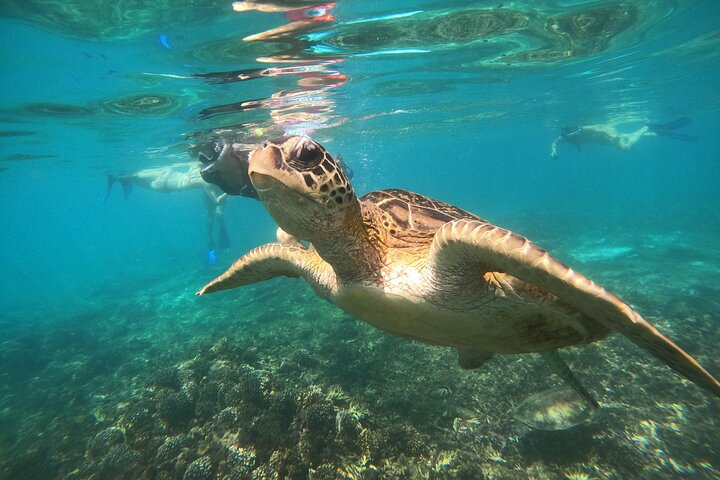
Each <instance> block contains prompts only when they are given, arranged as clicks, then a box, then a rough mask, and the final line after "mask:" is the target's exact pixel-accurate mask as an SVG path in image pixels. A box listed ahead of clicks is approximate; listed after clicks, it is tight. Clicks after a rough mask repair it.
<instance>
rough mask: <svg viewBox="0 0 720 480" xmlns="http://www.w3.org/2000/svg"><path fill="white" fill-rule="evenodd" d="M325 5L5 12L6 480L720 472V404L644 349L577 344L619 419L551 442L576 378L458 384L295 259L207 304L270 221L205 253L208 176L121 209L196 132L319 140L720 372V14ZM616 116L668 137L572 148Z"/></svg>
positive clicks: (244, 208) (515, 371)
mask: <svg viewBox="0 0 720 480" xmlns="http://www.w3.org/2000/svg"><path fill="white" fill-rule="evenodd" d="M278 1H279V0H278ZM279 3H281V4H282V3H284V4H285V5H290V6H294V7H298V8H301V7H303V6H306V7H307V6H312V5H311V4H308V3H307V2H302V1H300V0H296V1H289V2H279ZM315 7H316V8H315V9H314V10H304V11H303V10H296V11H295V13H293V12H290V13H288V12H285V13H283V12H262V11H255V10H253V11H246V12H235V11H233V9H232V6H231V2H227V1H218V0H212V1H211V0H207V1H203V0H193V1H190V0H184V1H173V2H152V5H148V6H139V5H138V2H126V1H115V2H105V1H101V2H91V1H84V0H73V1H64V2H51V1H47V0H26V1H20V0H12V1H6V2H4V4H3V9H2V12H1V13H0V15H1V17H0V58H1V59H2V76H1V77H0V200H1V201H0V219H1V220H2V224H3V228H2V229H0V243H1V244H2V249H0V287H1V288H0V311H2V312H3V314H2V319H0V330H1V331H2V332H3V333H2V340H0V360H2V363H1V364H0V375H1V376H0V378H1V379H2V382H0V384H2V386H1V387H0V398H1V400H0V452H1V453H0V476H5V477H7V478H227V479H230V478H253V479H270V478H367V479H370V478H388V479H389V478H393V479H394V478H398V479H399V478H413V479H414V478H473V479H475V478H578V479H579V478H678V477H680V476H683V477H684V478H717V476H718V475H719V473H718V472H720V445H719V443H718V441H717V439H716V434H715V432H716V431H717V429H718V422H719V419H720V410H719V409H718V406H719V405H720V404H719V403H718V400H717V399H712V398H710V397H709V395H707V394H705V393H704V392H703V391H701V390H700V389H699V388H697V387H695V386H694V385H692V384H689V383H687V382H685V381H683V380H681V379H680V377H678V376H677V375H675V374H674V373H672V372H671V371H670V370H669V369H668V368H667V367H665V366H664V365H662V364H660V363H659V362H657V361H655V360H654V359H651V358H649V356H648V355H646V354H645V353H643V352H641V351H640V350H639V349H638V348H637V347H635V346H633V345H632V344H630V343H629V342H626V341H625V340H623V339H620V338H617V337H612V339H610V340H608V341H606V342H601V343H597V344H593V345H591V346H587V347H583V348H577V349H572V350H571V351H570V352H569V353H568V357H569V360H570V361H571V362H572V366H573V369H574V370H576V372H577V373H578V375H579V376H581V378H583V379H584V381H585V382H586V383H588V384H589V386H590V389H591V390H592V391H594V392H595V394H596V395H597V396H598V397H599V400H600V403H601V405H602V406H603V407H604V408H603V409H601V412H600V414H599V415H598V416H596V417H594V418H593V419H591V420H590V421H589V422H588V423H587V424H584V425H582V426H580V427H575V428H574V429H570V430H566V431H562V432H552V434H550V433H548V432H540V431H528V430H527V429H523V428H521V427H520V426H519V425H518V422H516V421H514V420H513V418H512V417H511V415H510V412H511V411H512V408H513V407H514V406H517V405H518V404H520V403H521V402H522V401H523V400H524V399H525V398H527V397H528V395H529V394H531V393H534V392H538V391H542V390H544V389H546V388H547V387H548V386H550V385H552V384H553V382H554V381H555V380H554V378H553V377H552V376H550V374H549V372H547V371H545V370H543V368H544V367H543V366H542V363H541V362H540V361H539V360H538V359H537V358H535V356H523V357H505V358H502V359H496V360H493V362H491V364H489V365H488V366H487V368H486V369H484V370H483V371H482V372H467V373H466V372H463V371H461V370H459V369H458V367H457V366H456V361H455V358H454V356H453V355H451V354H449V353H448V352H446V351H444V350H438V349H434V348H430V347H425V346H422V345H418V344H414V343H411V342H409V341H405V340H401V339H396V338H393V337H389V336H387V335H385V334H382V333H380V332H377V331H375V330H372V329H371V328H370V327H367V326H365V325H364V324H360V323H358V322H356V321H355V320H353V319H352V318H351V317H348V316H344V315H343V314H342V313H341V312H339V311H338V310H337V309H335V308H333V307H331V306H329V305H326V304H325V303H324V302H322V301H320V300H318V299H317V298H316V297H315V296H314V295H313V294H312V291H311V290H310V289H309V288H307V287H306V286H304V285H302V284H300V282H298V281H292V280H282V281H273V282H272V283H267V284H260V285H258V286H255V287H250V288H248V289H241V290H235V291H233V292H232V293H230V294H228V295H225V296H218V297H217V298H216V297H211V298H210V299H209V300H207V301H198V300H197V299H196V298H195V297H194V295H193V292H194V291H195V290H196V289H197V288H199V287H200V286H202V285H203V284H204V283H205V282H206V281H207V280H209V279H211V278H212V277H213V276H215V275H217V274H218V273H220V272H222V271H223V270H224V269H225V268H226V267H227V266H228V265H230V263H231V262H232V261H233V260H234V259H235V258H237V257H239V256H240V255H242V254H243V253H245V252H246V251H247V250H249V249H251V248H253V247H255V246H257V245H260V244H262V243H265V242H267V241H270V240H271V239H272V238H274V234H275V225H274V224H273V222H272V220H271V219H270V218H269V216H268V215H267V213H266V212H265V210H264V209H263V207H262V205H261V204H260V203H259V202H256V201H254V200H251V199H248V198H231V199H229V200H228V202H227V207H226V212H225V217H226V223H227V226H228V231H229V237H230V241H231V243H230V248H229V249H228V250H223V251H218V252H217V263H216V264H214V265H207V264H206V263H207V251H206V250H207V246H206V239H205V208H204V206H203V204H202V200H201V196H202V194H201V192H199V191H195V192H192V191H190V192H178V193H172V194H167V195H164V194H161V193H158V192H154V191H150V190H144V189H142V188H136V189H135V190H134V191H133V192H132V194H131V195H130V196H129V197H128V198H127V199H126V200H124V199H123V194H122V189H121V188H119V187H118V186H116V187H115V188H114V189H113V190H112V191H111V192H110V195H109V197H108V198H107V199H106V201H103V200H104V199H105V196H106V191H107V176H108V175H111V176H116V175H122V174H127V173H131V172H135V171H138V170H140V169H145V168H148V167H163V166H168V165H175V164H177V163H178V162H189V161H194V160H195V158H191V156H188V148H189V146H190V145H192V144H202V143H203V142H211V141H233V142H236V143H239V144H247V145H248V146H249V145H254V144H256V143H258V142H259V141H261V140H263V139H265V138H270V137H276V136H280V135H287V134H302V135H308V136H311V137H312V138H314V139H316V140H317V141H319V142H321V143H322V144H323V145H325V146H326V147H327V148H328V150H329V151H330V152H331V153H332V154H333V155H339V156H341V157H342V158H343V160H344V162H345V163H346V164H347V165H348V166H349V167H350V168H351V169H352V170H353V172H354V177H353V183H354V185H355V187H356V189H357V191H358V192H359V193H365V192H367V191H370V190H373V189H380V188H389V187H400V188H407V189H411V190H413V191H417V192H420V193H423V194H427V195H429V196H432V197H434V198H441V199H443V200H445V201H448V202H451V203H453V204H455V205H458V206H460V207H462V208H464V209H466V210H469V211H471V212H473V213H476V214H478V215H480V216H481V217H483V218H487V219H489V220H491V221H493V222H494V223H497V224H499V225H503V226H505V227H508V228H512V229H513V230H515V231H517V232H519V233H522V234H523V235H527V236H528V237H530V238H531V239H534V240H536V241H537V242H538V243H540V244H541V245H543V246H544V247H546V248H548V250H550V251H551V252H553V253H554V254H555V255H556V256H557V257H558V258H560V259H561V260H563V261H565V262H567V263H569V264H570V265H572V266H573V267H574V268H577V269H578V270H579V271H582V272H583V273H585V274H587V275H589V276H590V277H591V278H593V279H594V280H596V281H598V282H599V283H600V284H603V285H605V286H606V287H608V288H609V289H610V290H612V291H615V292H616V293H618V294H619V295H620V296H621V297H623V298H624V299H625V300H627V301H628V302H629V303H631V304H632V305H633V306H634V307H636V308H637V309H638V311H640V312H641V313H642V314H643V315H644V316H645V317H647V318H648V319H649V320H650V321H652V322H653V323H654V324H656V325H657V326H658V327H659V328H660V329H661V330H663V331H664V332H666V333H668V334H669V335H670V336H671V337H672V338H674V339H676V340H677V341H678V343H679V344H680V345H681V346H683V347H684V348H685V349H687V350H688V351H689V352H690V353H691V354H692V355H693V356H694V357H695V358H697V359H698V361H700V363H702V364H703V365H704V366H705V367H706V368H707V369H708V370H709V371H711V372H713V373H715V374H716V375H719V374H720V358H718V356H717V354H716V353H715V352H716V348H715V346H716V345H717V343H718V340H719V338H718V333H717V332H718V325H720V318H719V316H718V312H720V287H719V286H718V285H720V264H719V262H720V250H719V249H718V244H719V242H718V241H719V240H720V214H718V213H717V212H718V211H719V208H718V207H720V200H719V199H720V196H719V195H718V185H720V161H719V160H720V141H719V140H718V138H717V131H718V127H719V126H720V88H719V87H720V48H719V47H720V3H717V2H715V1H713V0H701V1H689V0H649V1H642V2H641V1H625V2H613V1H549V0H548V1H540V2H502V3H498V2H482V1H480V2H460V1H454V2H453V1H445V0H436V1H402V0H401V1H393V2H382V1H351V0H341V1H338V2H336V3H335V4H329V5H326V6H323V7H322V8H318V7H319V6H315ZM298 12H300V13H298ZM298 16H300V17H303V16H304V19H303V18H300V17H298ZM308 18H310V19H312V21H309V20H307V19H308ZM306 20H307V21H306ZM679 119H684V120H681V121H680V122H679V123H678V124H677V125H680V124H682V126H681V127H678V128H677V129H676V130H663V129H662V127H659V126H657V125H658V124H664V125H670V124H672V122H675V121H678V120H679ZM596 124H614V125H616V126H617V129H618V130H619V131H620V132H621V133H631V132H633V131H636V130H637V129H638V128H640V127H642V126H644V125H648V124H650V125H655V127H653V128H655V129H656V130H657V131H660V132H661V133H663V134H660V135H658V136H651V137H643V138H641V139H640V140H639V141H638V142H637V144H635V145H634V146H633V147H632V148H630V149H628V150H620V149H617V148H613V147H612V146H609V145H602V144H594V143H589V144H582V145H577V146H574V145H573V144H572V142H561V143H560V144H559V145H558V152H557V153H558V157H559V158H557V159H553V158H551V144H552V142H553V140H554V139H556V137H558V135H560V133H561V131H562V129H563V128H566V127H573V126H583V125H596ZM202 300H206V299H204V298H203V299H202ZM450 353H451V352H450ZM231 367H232V368H231ZM225 369H230V370H228V371H226V370H225ZM158 372H159V373H158ZM228 372H230V373H228ZM540 372H541V373H540ZM233 388H234V389H236V390H243V391H244V392H250V393H247V395H246V396H245V397H243V396H242V395H241V394H239V393H237V392H236V393H230V392H232V391H235V390H233ZM253 388H255V390H253ZM193 389H194V390H193ZM188 392H190V393H188ZM218 392H222V393H221V394H219V393H218ZM252 392H255V393H252ZM183 395H185V396H184V397H183ZM232 395H236V397H237V398H235V397H233V399H231V396H232ZM253 395H255V397H253ZM183 398H184V399H185V400H187V399H188V398H190V399H192V405H190V406H188V405H185V404H181V403H178V402H181V400H182V399H183ZM48 399H49V400H48ZM178 399H180V400H178ZM173 402H175V403H173ZM168 405H170V406H168ZM171 407H172V408H171ZM173 408H174V410H173ZM233 408H234V409H235V410H232V411H230V410H228V409H233ZM168 412H170V413H168ZM223 412H224V413H223ZM233 415H234V416H233ZM230 417H232V418H230ZM313 419H315V420H317V422H316V423H313ZM113 429H116V430H113ZM40 432H43V435H40ZM173 442H175V443H173ZM166 444H167V445H166ZM164 445H165V446H166V447H163V446H164ZM173 449H174V450H173ZM111 452H112V453H111ZM163 452H164V453H163ZM168 452H170V453H168ZM228 452H229V453H228ZM163 455H167V458H165V457H163ZM233 455H234V456H233ZM251 457H252V460H251ZM206 458H207V460H205V459H206ZM233 459H234V460H233ZM208 462H209V463H208ZM233 462H236V463H233ZM237 462H240V463H242V462H245V463H243V464H242V465H244V466H242V468H241V467H240V466H238V465H239V464H240V463H237ZM188 472H189V473H188ZM203 475H204V476H203ZM233 475H234V476H233Z"/></svg>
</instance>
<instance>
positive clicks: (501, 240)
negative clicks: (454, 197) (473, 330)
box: [430, 220, 720, 397]
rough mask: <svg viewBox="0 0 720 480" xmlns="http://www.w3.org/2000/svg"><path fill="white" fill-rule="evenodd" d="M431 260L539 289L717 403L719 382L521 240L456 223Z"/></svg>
mask: <svg viewBox="0 0 720 480" xmlns="http://www.w3.org/2000/svg"><path fill="white" fill-rule="evenodd" d="M430 255H431V257H432V262H433V263H434V264H442V265H443V266H444V268H447V269H448V271H452V270H453V269H456V268H466V267H467V265H468V264H469V262H472V263H475V264H477V266H478V268H482V269H484V271H497V272H504V273H507V274H508V275H512V276H513V277H515V278H518V279H520V280H522V281H524V282H528V283H532V284H534V285H537V286H538V287H540V288H541V289H543V290H545V291H546V292H548V293H551V294H553V295H555V296H556V297H558V298H559V299H560V300H562V301H563V302H565V303H567V304H569V305H572V306H573V307H575V308H576V309H578V310H579V311H581V312H583V313H584V314H585V315H587V316H589V317H590V318H593V319H595V320H596V321H597V322H600V323H601V324H602V325H604V326H605V327H607V328H609V329H612V330H616V331H618V332H620V333H622V334H623V335H625V336H626V337H628V338H629V339H630V340H631V341H632V342H633V343H635V344H636V345H639V346H640V347H642V348H644V349H645V350H647V351H648V352H650V353H651V354H653V355H655V356H656V357H657V358H659V359H660V360H662V361H663V362H665V363H666V364H667V365H668V366H669V367H670V368H672V369H673V370H675V371H676V372H678V373H680V374H681V375H683V376H684V377H686V378H687V379H688V380H690V381H691V382H693V383H695V384H697V385H699V386H700V387H702V388H704V389H706V390H707V391H709V392H711V393H712V394H713V395H715V396H716V397H720V382H718V381H717V379H715V378H714V377H713V376H712V375H711V374H710V373H709V372H708V371H707V370H705V369H704V368H703V367H702V366H700V364H699V363H698V362H697V361H695V359H694V358H692V357H691V356H690V355H688V354H687V353H686V352H685V351H684V350H683V349H681V348H680V347H678V346H677V345H675V344H674V343H673V342H672V341H671V340H670V339H669V338H667V337H666V336H664V335H663V334H662V333H660V332H658V331H657V329H656V328H655V327H653V326H652V325H650V324H649V323H648V322H647V321H646V320H645V319H644V318H642V316H640V314H639V313H637V312H636V311H635V310H633V309H632V308H631V307H630V306H629V305H627V304H626V303H624V302H623V301H622V300H620V299H619V298H618V297H616V296H615V295H613V294H612V293H610V292H608V291H606V290H605V289H604V288H602V287H600V286H598V285H596V284H595V283H593V282H592V281H591V280H590V279H588V278H587V277H585V276H584V275H581V274H579V273H577V272H575V271H573V270H572V269H570V268H569V267H567V266H566V265H563V264H562V263H560V262H559V261H557V260H556V259H555V258H553V257H552V256H550V254H549V253H548V252H546V251H545V250H543V249H542V248H540V247H538V246H537V245H535V244H534V243H532V242H531V241H530V240H528V239H527V238H525V237H523V236H521V235H518V234H516V233H513V232H511V231H509V230H505V229H503V228H500V227H496V226H495V225H493V224H491V223H488V222H483V221H479V220H455V221H452V222H448V223H446V224H445V225H443V226H442V228H440V230H438V231H437V233H436V234H435V239H434V240H433V246H432V249H431V252H430Z"/></svg>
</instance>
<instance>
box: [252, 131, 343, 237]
mask: <svg viewBox="0 0 720 480" xmlns="http://www.w3.org/2000/svg"><path fill="white" fill-rule="evenodd" d="M248 172H249V174H250V180H251V181H252V183H253V186H254V187H255V189H256V190H257V192H258V195H259V197H260V200H262V202H263V203H264V204H265V208H267V210H268V211H269V212H270V215H272V217H273V218H274V219H275V221H276V222H277V223H278V225H279V226H280V227H281V228H282V229H283V230H285V231H286V232H288V233H290V234H292V235H294V236H296V237H298V238H301V239H303V240H310V241H312V240H313V238H317V235H318V234H322V235H328V234H330V235H331V234H332V232H333V231H334V230H336V229H340V228H343V225H344V224H345V221H346V218H347V215H348V214H352V213H354V211H353V208H357V198H356V197H355V193H354V192H353V189H352V186H351V185H350V182H349V181H348V178H347V176H346V174H345V172H344V171H343V168H342V167H341V165H340V163H339V162H337V161H336V160H335V159H333V158H332V157H331V156H330V154H328V152H327V151H326V150H325V149H324V148H323V147H322V146H321V145H320V144H319V143H317V142H314V141H312V140H310V139H309V138H305V137H283V138H278V139H274V140H267V141H266V142H265V143H263V145H262V147H260V148H258V149H257V150H255V151H254V152H253V153H252V154H251V155H250V168H249V171H248Z"/></svg>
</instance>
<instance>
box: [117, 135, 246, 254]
mask: <svg viewBox="0 0 720 480" xmlns="http://www.w3.org/2000/svg"><path fill="white" fill-rule="evenodd" d="M244 147H245V146H244V145H238V148H244ZM188 153H189V154H190V156H191V157H192V158H196V159H197V160H196V161H191V162H180V163H175V164H171V165H167V166H163V167H153V168H145V169H142V170H138V171H136V172H133V173H130V174H127V175H108V185H107V194H106V196H105V201H107V199H108V198H109V196H110V193H111V191H112V187H113V185H114V184H115V183H119V184H120V185H121V186H122V189H123V194H124V197H125V198H127V197H128V196H129V195H130V193H131V192H132V189H133V187H134V186H139V187H142V188H147V189H150V190H154V191H156V192H162V193H171V192H182V191H186V190H194V189H202V190H203V192H204V193H205V195H204V196H203V200H204V202H203V204H204V205H205V209H206V218H207V225H206V229H207V252H208V253H207V261H208V263H210V264H214V263H215V262H216V261H217V251H218V249H227V248H229V246H230V241H229V237H228V233H227V228H226V227H225V215H224V209H225V201H226V199H227V196H228V194H230V195H241V196H245V197H250V198H257V192H256V191H255V189H254V188H253V186H252V184H251V183H250V178H249V177H248V175H247V156H248V152H246V151H244V150H240V151H239V152H237V153H236V152H235V150H234V149H233V146H232V144H229V143H228V144H223V143H219V142H214V141H213V142H204V143H201V144H197V145H191V147H190V149H189V152H188ZM230 167H232V168H230ZM215 184H217V185H215ZM215 230H217V241H216V240H215V235H214V233H215Z"/></svg>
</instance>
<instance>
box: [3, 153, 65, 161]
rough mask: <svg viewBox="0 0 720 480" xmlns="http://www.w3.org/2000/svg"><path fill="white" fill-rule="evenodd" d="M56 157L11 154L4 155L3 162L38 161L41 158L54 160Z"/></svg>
mask: <svg viewBox="0 0 720 480" xmlns="http://www.w3.org/2000/svg"><path fill="white" fill-rule="evenodd" d="M56 157H57V155H43V154H32V153H11V154H10V155H5V157H3V160H9V161H18V160H39V159H41V158H56Z"/></svg>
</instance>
